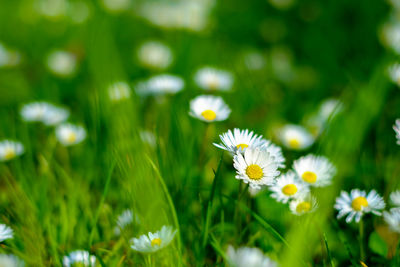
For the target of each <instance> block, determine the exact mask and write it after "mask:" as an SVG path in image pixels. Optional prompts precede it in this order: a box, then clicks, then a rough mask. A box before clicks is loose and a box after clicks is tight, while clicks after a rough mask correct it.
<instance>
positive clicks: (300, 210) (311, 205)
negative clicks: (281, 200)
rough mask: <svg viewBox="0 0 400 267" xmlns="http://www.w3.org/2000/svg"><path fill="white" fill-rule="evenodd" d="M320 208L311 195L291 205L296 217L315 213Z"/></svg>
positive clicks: (297, 199) (294, 201)
mask: <svg viewBox="0 0 400 267" xmlns="http://www.w3.org/2000/svg"><path fill="white" fill-rule="evenodd" d="M317 207H318V203H317V200H316V199H315V197H313V196H311V195H310V194H306V195H304V196H301V197H299V198H296V199H294V200H292V201H290V203H289V208H290V210H291V211H292V213H293V214H295V215H303V214H305V213H310V212H313V211H315V209H316V208H317Z"/></svg>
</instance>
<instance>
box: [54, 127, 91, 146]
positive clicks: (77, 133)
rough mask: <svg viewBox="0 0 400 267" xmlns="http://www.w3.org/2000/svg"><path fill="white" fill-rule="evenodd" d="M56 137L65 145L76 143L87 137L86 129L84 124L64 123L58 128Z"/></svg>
mask: <svg viewBox="0 0 400 267" xmlns="http://www.w3.org/2000/svg"><path fill="white" fill-rule="evenodd" d="M56 137H57V139H58V141H59V142H60V143H61V144H63V145H64V146H70V145H76V144H79V143H80V142H82V141H83V140H84V139H85V138H86V130H85V129H84V128H83V127H82V126H78V125H74V124H71V123H64V124H61V125H59V126H58V127H57V128H56Z"/></svg>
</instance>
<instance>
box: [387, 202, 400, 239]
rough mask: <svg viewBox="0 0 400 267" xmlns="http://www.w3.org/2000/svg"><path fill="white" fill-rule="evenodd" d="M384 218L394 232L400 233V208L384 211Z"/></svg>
mask: <svg viewBox="0 0 400 267" xmlns="http://www.w3.org/2000/svg"><path fill="white" fill-rule="evenodd" d="M383 219H384V220H385V222H386V223H387V224H388V225H389V229H390V230H392V231H393V232H397V233H400V208H393V209H390V212H387V211H384V212H383Z"/></svg>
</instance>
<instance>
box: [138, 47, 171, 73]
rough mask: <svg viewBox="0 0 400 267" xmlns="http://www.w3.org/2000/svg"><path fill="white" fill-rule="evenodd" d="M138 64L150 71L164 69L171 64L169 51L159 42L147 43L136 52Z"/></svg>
mask: <svg viewBox="0 0 400 267" xmlns="http://www.w3.org/2000/svg"><path fill="white" fill-rule="evenodd" d="M137 56H138V59H139V62H140V63H141V64H142V65H143V66H144V67H147V68H151V69H160V70H162V69H166V68H168V67H169V66H170V65H171V63H172V59H173V56H172V51H171V49H170V48H169V47H168V46H166V45H165V44H163V43H161V42H156V41H149V42H146V43H144V44H142V46H140V48H139V49H138V51H137Z"/></svg>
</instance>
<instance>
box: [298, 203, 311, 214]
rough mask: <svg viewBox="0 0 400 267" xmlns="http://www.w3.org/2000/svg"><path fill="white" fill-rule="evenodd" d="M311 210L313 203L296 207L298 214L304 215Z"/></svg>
mask: <svg viewBox="0 0 400 267" xmlns="http://www.w3.org/2000/svg"><path fill="white" fill-rule="evenodd" d="M310 210H311V203H310V202H308V201H304V202H301V203H299V204H298V205H297V207H296V212H298V213H303V212H307V211H310Z"/></svg>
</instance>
